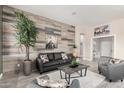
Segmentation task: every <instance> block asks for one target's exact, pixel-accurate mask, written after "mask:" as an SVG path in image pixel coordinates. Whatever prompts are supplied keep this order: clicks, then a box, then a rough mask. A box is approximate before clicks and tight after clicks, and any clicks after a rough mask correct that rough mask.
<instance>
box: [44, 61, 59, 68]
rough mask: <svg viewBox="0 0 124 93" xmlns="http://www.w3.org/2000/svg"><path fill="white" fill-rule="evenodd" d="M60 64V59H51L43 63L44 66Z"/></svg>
mask: <svg viewBox="0 0 124 93" xmlns="http://www.w3.org/2000/svg"><path fill="white" fill-rule="evenodd" d="M58 64H60V62H58V61H50V62H48V63H45V64H43V66H44V67H49V66H53V65H58Z"/></svg>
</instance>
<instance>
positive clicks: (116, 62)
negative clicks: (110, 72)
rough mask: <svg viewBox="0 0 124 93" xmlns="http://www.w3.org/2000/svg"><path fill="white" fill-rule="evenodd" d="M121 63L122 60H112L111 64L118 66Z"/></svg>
mask: <svg viewBox="0 0 124 93" xmlns="http://www.w3.org/2000/svg"><path fill="white" fill-rule="evenodd" d="M120 62H121V60H120V59H114V58H113V59H111V60H110V64H118V63H120Z"/></svg>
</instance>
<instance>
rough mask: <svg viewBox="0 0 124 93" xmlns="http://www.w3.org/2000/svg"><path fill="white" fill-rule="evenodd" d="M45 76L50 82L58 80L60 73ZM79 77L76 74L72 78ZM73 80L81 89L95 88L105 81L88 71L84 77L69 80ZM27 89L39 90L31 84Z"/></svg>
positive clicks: (103, 78) (100, 76) (54, 72)
mask: <svg viewBox="0 0 124 93" xmlns="http://www.w3.org/2000/svg"><path fill="white" fill-rule="evenodd" d="M47 75H48V76H49V77H50V79H52V80H59V79H61V78H60V72H59V71H53V72H50V73H47ZM62 75H63V79H64V73H62ZM75 76H79V75H78V74H77V73H74V74H73V75H72V77H75ZM73 79H78V80H79V82H80V87H81V88H96V87H98V85H99V84H100V83H101V82H103V81H104V80H105V77H104V76H102V75H99V74H97V73H94V72H92V71H90V70H88V71H87V75H86V76H82V77H76V78H71V81H72V80H73ZM27 87H34V88H40V87H39V86H37V85H36V84H34V83H33V82H31V83H30V84H28V85H27Z"/></svg>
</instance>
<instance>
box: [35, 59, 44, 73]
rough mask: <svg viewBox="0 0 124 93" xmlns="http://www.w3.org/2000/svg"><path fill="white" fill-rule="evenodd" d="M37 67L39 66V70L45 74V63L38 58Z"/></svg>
mask: <svg viewBox="0 0 124 93" xmlns="http://www.w3.org/2000/svg"><path fill="white" fill-rule="evenodd" d="M36 66H37V69H38V70H39V71H40V73H42V72H43V61H42V60H41V59H40V58H39V57H37V58H36Z"/></svg>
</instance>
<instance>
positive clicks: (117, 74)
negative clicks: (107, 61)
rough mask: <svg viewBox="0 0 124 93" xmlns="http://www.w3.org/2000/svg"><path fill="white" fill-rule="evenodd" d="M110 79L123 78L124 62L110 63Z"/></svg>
mask: <svg viewBox="0 0 124 93" xmlns="http://www.w3.org/2000/svg"><path fill="white" fill-rule="evenodd" d="M108 71H109V78H110V79H114V80H117V79H123V78H124V62H121V63H118V64H112V65H108Z"/></svg>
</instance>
